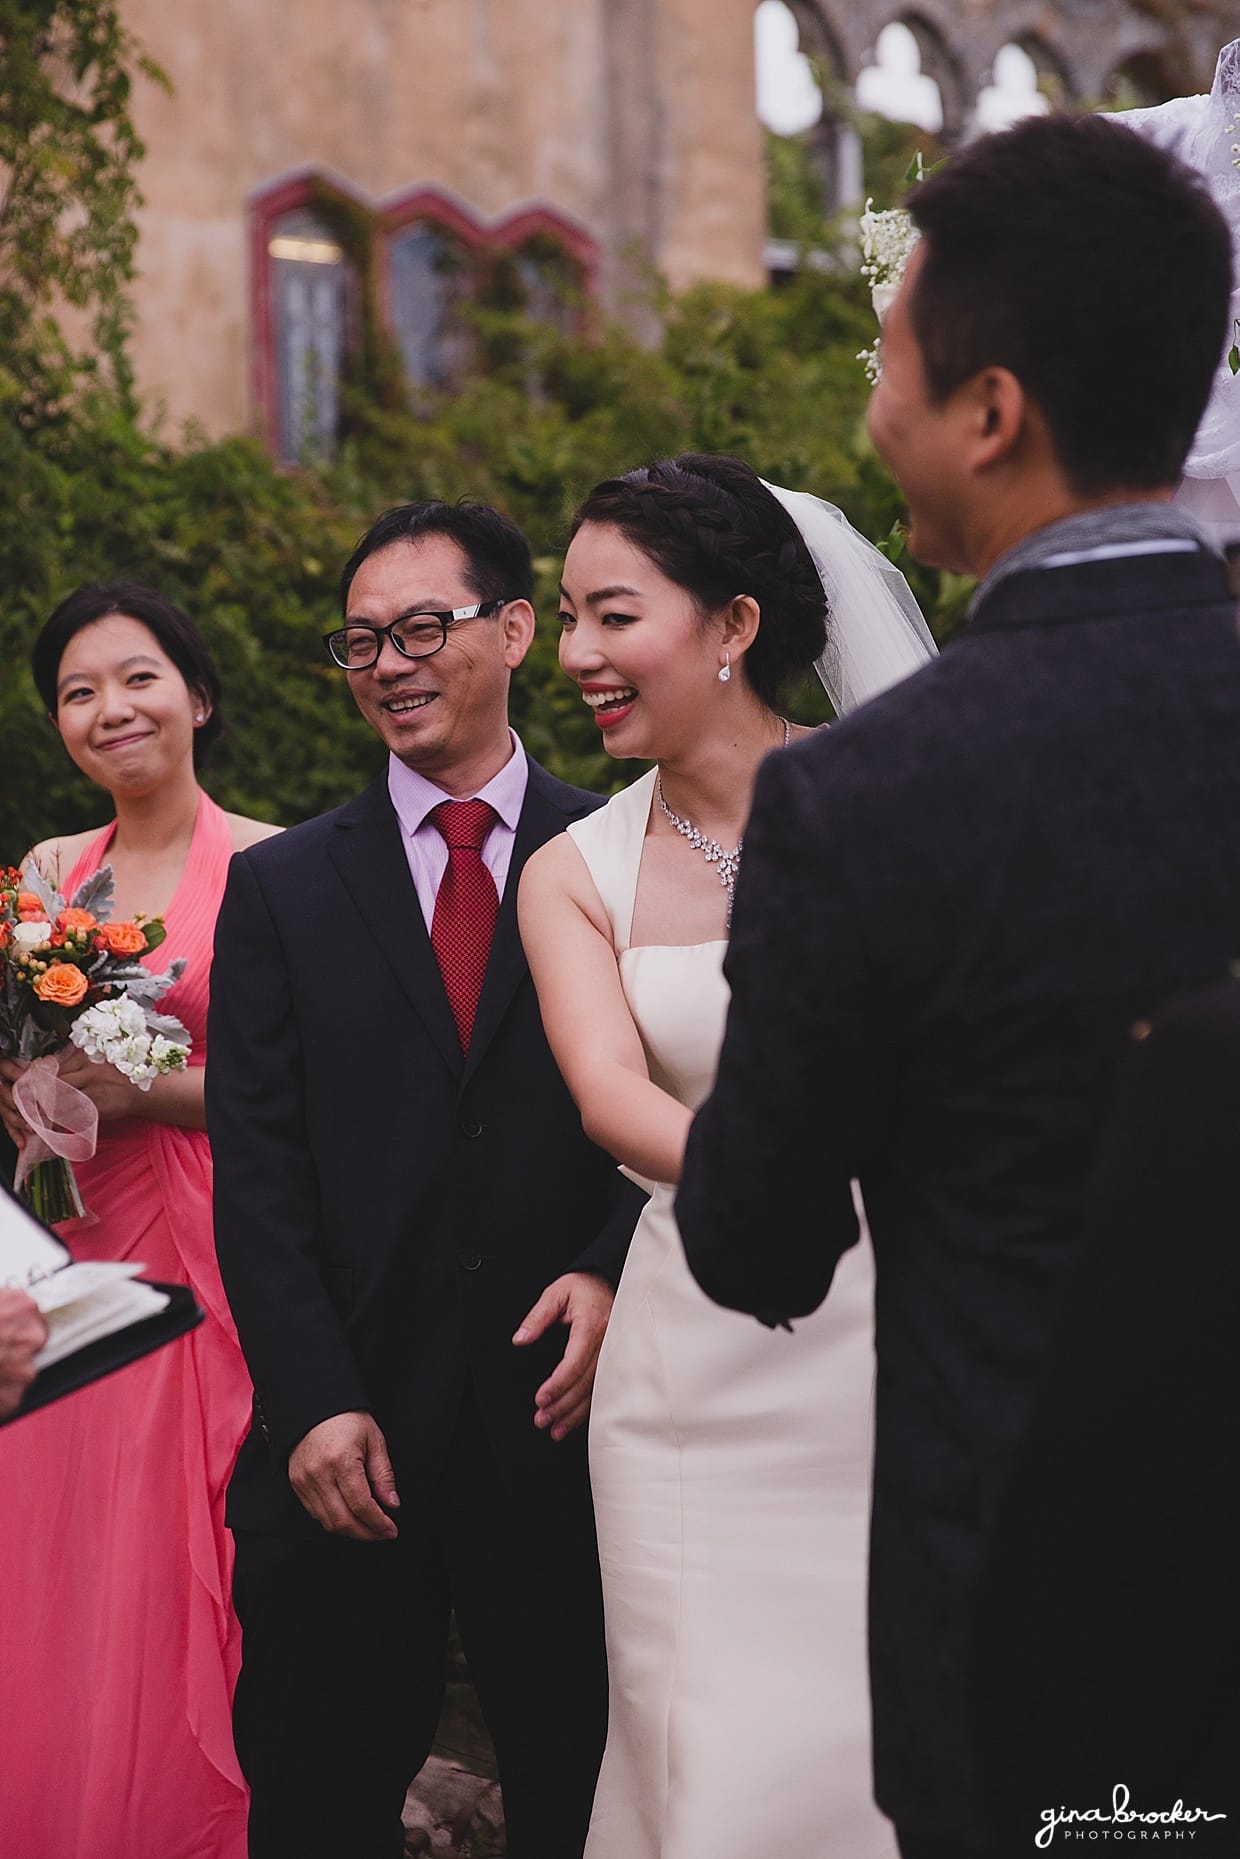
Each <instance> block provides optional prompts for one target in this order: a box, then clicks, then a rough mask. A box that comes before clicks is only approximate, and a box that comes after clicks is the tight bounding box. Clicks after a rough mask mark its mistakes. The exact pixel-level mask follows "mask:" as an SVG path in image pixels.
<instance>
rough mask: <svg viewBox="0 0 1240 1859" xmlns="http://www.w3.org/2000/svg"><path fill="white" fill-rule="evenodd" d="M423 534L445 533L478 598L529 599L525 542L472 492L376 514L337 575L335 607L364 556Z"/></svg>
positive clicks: (345, 598) (343, 602)
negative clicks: (462, 559)
mask: <svg viewBox="0 0 1240 1859" xmlns="http://www.w3.org/2000/svg"><path fill="white" fill-rule="evenodd" d="M423 536H448V537H450V538H451V540H452V541H453V542H455V543H456V545H457V547H458V548H459V549H460V551H461V553H462V554H463V555H464V557H465V579H466V581H467V582H468V584H469V587H470V590H471V591H472V592H473V593H475V594H476V595H477V596H478V599H479V600H529V601H532V600H533V598H534V569H533V564H532V563H531V561H530V545H529V543H528V542H527V541H526V540H525V537H524V536H523V535H522V534H521V531H520V530H519V529H518V528H517V526H516V524H515V523H514V522H513V521H512V520H511V518H510V517H506V516H503V515H501V514H500V512H499V511H498V510H493V509H492V508H491V505H490V504H487V503H480V502H478V501H476V500H475V499H474V498H471V497H462V498H461V499H460V501H459V502H458V503H443V502H441V501H440V499H439V498H437V497H427V498H423V499H422V501H421V502H419V503H402V504H396V505H395V506H394V507H393V508H392V509H391V510H385V511H384V512H383V515H382V516H380V517H378V518H376V520H375V521H374V522H373V523H372V524H371V526H370V528H369V529H368V530H367V531H366V534H365V535H364V536H363V537H362V539H361V541H360V542H359V543H358V545H357V547H356V548H355V549H354V551H353V553H352V555H350V557H349V559H348V561H347V562H346V563H345V565H344V569H343V572H342V573H341V576H340V610H341V612H342V613H343V612H344V611H345V610H346V609H347V607H348V602H349V589H350V588H351V587H352V585H353V577H354V575H355V574H356V573H357V571H358V569H359V568H360V567H361V565H362V563H363V562H364V561H365V560H366V558H367V556H370V555H376V554H377V553H378V551H379V550H380V549H386V548H389V547H390V546H391V544H392V543H394V542H418V541H420V540H421V538H422V537H423Z"/></svg>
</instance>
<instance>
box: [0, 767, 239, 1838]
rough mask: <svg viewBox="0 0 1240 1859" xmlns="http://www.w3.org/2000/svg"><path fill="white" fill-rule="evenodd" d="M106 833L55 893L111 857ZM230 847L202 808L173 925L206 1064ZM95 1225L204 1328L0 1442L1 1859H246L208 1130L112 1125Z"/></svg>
mask: <svg viewBox="0 0 1240 1859" xmlns="http://www.w3.org/2000/svg"><path fill="white" fill-rule="evenodd" d="M114 830H115V829H114V828H113V827H108V828H107V829H106V830H105V831H104V832H102V833H100V834H99V835H98V837H97V838H96V839H95V840H93V841H92V843H91V844H90V846H89V847H88V848H87V849H86V851H85V852H84V853H83V855H82V857H81V858H80V859H79V860H78V863H77V865H76V866H75V867H74V869H73V871H72V872H71V874H70V876H69V879H68V882H67V884H66V886H65V892H66V895H67V896H72V894H73V891H74V889H75V888H76V886H77V885H79V884H80V883H81V881H82V879H83V878H84V877H86V876H88V875H89V873H90V872H92V871H93V870H94V869H95V868H96V867H97V866H98V865H100V864H102V863H103V862H104V860H105V858H106V854H107V850H108V846H109V844H110V842H111V838H112V833H113V831H114ZM231 852H232V846H231V841H230V836H229V830H228V822H227V820H226V819H225V816H224V815H223V813H221V811H220V809H219V808H218V807H217V806H216V805H215V804H214V802H213V801H211V800H210V799H209V798H208V797H207V796H206V795H205V794H204V795H202V797H201V799H200V802H199V807H198V817H197V820H196V822H195V826H194V835H193V840H192V842H191V845H190V852H189V859H188V861H187V863H186V867H185V871H184V873H183V875H182V878H181V881H180V884H179V886H178V888H177V891H176V895H175V897H174V898H173V901H172V903H171V905H170V907H169V909H168V910H167V912H166V913H165V922H166V925H167V931H168V936H167V941H166V942H165V943H164V944H163V945H162V947H160V948H159V949H157V950H156V951H154V952H153V954H152V956H151V957H150V962H151V965H152V966H154V967H156V968H159V969H162V968H164V967H166V965H167V963H168V962H169V961H170V960H171V959H172V958H173V957H174V956H184V957H185V958H186V964H187V966H186V969H185V973H184V974H183V976H182V977H181V979H180V981H179V982H177V983H176V985H175V986H174V987H173V988H172V989H171V990H170V992H169V993H168V994H167V995H166V996H165V997H164V1003H163V1004H164V1006H165V1007H166V1010H167V1011H168V1012H169V1013H173V1014H176V1015H177V1017H178V1018H179V1019H180V1020H182V1021H183V1022H184V1024H185V1025H186V1026H187V1027H188V1029H189V1031H190V1034H191V1036H192V1040H193V1046H192V1050H191V1055H190V1061H189V1062H190V1064H191V1065H201V1064H202V1063H203V1062H204V1060H205V1058H206V1020H207V988H208V978H209V974H210V967H211V945H212V934H213V930H214V926H215V918H216V913H217V911H218V909H219V904H220V899H221V897H222V895H223V890H224V878H225V873H226V871H227V867H228V861H229V858H230V856H231ZM76 1172H77V1177H78V1183H79V1186H80V1188H81V1192H82V1199H83V1201H84V1203H85V1205H86V1207H87V1208H88V1209H89V1210H90V1211H91V1212H93V1213H95V1214H96V1215H97V1216H98V1220H97V1223H96V1224H90V1223H88V1222H86V1221H78V1220H73V1221H67V1222H66V1223H65V1224H64V1225H63V1226H62V1227H61V1228H59V1229H58V1230H59V1231H60V1232H61V1234H62V1236H63V1237H64V1239H65V1240H66V1242H67V1243H68V1245H69V1246H70V1247H71V1248H72V1250H73V1252H74V1253H75V1255H76V1256H77V1257H78V1258H82V1259H95V1258H101V1259H119V1258H130V1259H135V1260H140V1261H141V1262H142V1265H143V1267H144V1271H145V1275H146V1276H148V1277H151V1278H157V1279H165V1280H169V1281H175V1282H179V1283H182V1284H190V1285H192V1286H193V1288H194V1291H195V1293H196V1295H197V1299H198V1302H199V1304H200V1305H201V1306H202V1307H203V1309H204V1311H205V1312H206V1318H205V1321H204V1322H203V1323H201V1324H200V1325H199V1326H198V1327H197V1329H195V1330H193V1331H191V1332H190V1334H189V1335H188V1336H183V1337H181V1338H179V1339H178V1340H177V1341H175V1342H172V1343H169V1344H167V1345H166V1346H165V1347H164V1348H162V1349H159V1350H157V1351H156V1352H155V1353H154V1354H153V1355H151V1356H148V1357H146V1358H145V1359H144V1360H142V1361H139V1362H136V1363H132V1364H130V1365H129V1366H128V1367H126V1368H124V1369H121V1370H119V1371H118V1372H117V1373H115V1374H113V1375H111V1376H108V1377H106V1378H105V1379H103V1380H102V1381H98V1382H95V1383H93V1384H92V1385H91V1386H89V1387H87V1388H83V1389H81V1390H80V1391H79V1392H77V1393H75V1394H73V1395H70V1396H68V1397H66V1398H65V1399H63V1400H60V1401H57V1402H54V1403H53V1404H52V1405H51V1406H50V1407H47V1408H44V1409H41V1410H40V1411H38V1412H36V1413H34V1414H31V1415H30V1416H29V1418H26V1419H21V1420H18V1421H16V1422H15V1423H14V1424H12V1425H11V1426H9V1427H6V1428H5V1429H4V1430H3V1432H0V1854H2V1855H4V1859H244V1854H245V1820H246V1789H245V1783H244V1779H243V1777H242V1775H241V1771H240V1769H239V1768H238V1766H237V1758H236V1755H235V1753H234V1750H233V1742H232V1728H231V1701H232V1691H233V1685H234V1683H235V1680H236V1675H237V1668H238V1664H239V1658H240V1634H239V1631H238V1627H237V1622H236V1618H235V1616H234V1614H233V1611H232V1605H231V1576H232V1539H231V1537H230V1536H229V1535H228V1534H227V1532H226V1530H225V1528H224V1490H225V1486H226V1484H227V1481H228V1477H229V1474H230V1472H231V1470H232V1464H233V1460H234V1458H235V1456H236V1452H237V1448H238V1447H239V1445H240V1443H241V1440H242V1438H243V1436H244V1433H245V1431H246V1427H247V1425H248V1421H249V1409H250V1388H249V1382H248V1379H247V1375H246V1370H245V1364H244V1362H243V1360H242V1356H241V1351H240V1348H239V1346H238V1343H237V1335H236V1330H235V1329H234V1327H233V1322H232V1318H231V1315H230V1314H229V1310H228V1306H227V1304H226V1303H225V1300H224V1293H223V1290H222V1287H221V1285H220V1277H219V1271H218V1269H217V1267H216V1263H215V1251H214V1245H213V1241H212V1231H211V1150H210V1147H209V1145H208V1142H207V1137H206V1134H205V1132H204V1131H202V1130H190V1129H180V1128H177V1127H174V1126H173V1125H171V1124H161V1123H152V1122H149V1121H147V1120H146V1119H144V1118H141V1117H134V1118H132V1119H126V1120H125V1121H123V1122H115V1123H108V1124H105V1125H104V1126H102V1129H101V1134H100V1141H99V1145H98V1149H97V1151H96V1154H95V1155H94V1157H93V1158H92V1159H91V1160H90V1161H88V1162H83V1163H79V1164H78V1165H77V1169H76Z"/></svg>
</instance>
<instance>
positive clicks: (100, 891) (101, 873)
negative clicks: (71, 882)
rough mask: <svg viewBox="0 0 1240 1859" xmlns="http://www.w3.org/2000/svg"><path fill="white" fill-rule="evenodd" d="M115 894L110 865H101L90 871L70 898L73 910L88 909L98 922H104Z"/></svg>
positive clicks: (106, 919) (110, 912) (109, 912)
mask: <svg viewBox="0 0 1240 1859" xmlns="http://www.w3.org/2000/svg"><path fill="white" fill-rule="evenodd" d="M115 896H116V881H115V879H114V878H113V876H112V867H111V866H110V865H101V866H100V867H99V869H98V871H94V872H92V873H91V875H90V877H89V878H84V879H83V880H82V882H81V884H79V886H78V888H77V890H76V892H75V893H74V896H73V899H72V908H73V909H74V910H89V911H90V913H91V915H92V916H93V917H94V918H95V920H96V922H98V923H106V922H107V921H108V918H109V917H110V916H111V915H112V904H113V900H114V898H115Z"/></svg>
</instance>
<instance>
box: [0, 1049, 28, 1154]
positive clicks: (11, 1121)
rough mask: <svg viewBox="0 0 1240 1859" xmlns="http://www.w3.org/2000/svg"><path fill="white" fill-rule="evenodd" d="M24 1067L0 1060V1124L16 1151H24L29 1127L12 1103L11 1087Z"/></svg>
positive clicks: (7, 1060)
mask: <svg viewBox="0 0 1240 1859" xmlns="http://www.w3.org/2000/svg"><path fill="white" fill-rule="evenodd" d="M25 1069H26V1067H25V1066H24V1065H20V1064H19V1063H18V1061H17V1060H16V1059H0V1123H3V1125H4V1127H5V1129H6V1130H7V1131H8V1133H9V1135H10V1137H11V1138H12V1140H13V1143H14V1145H15V1146H16V1147H17V1148H18V1149H24V1148H25V1146H26V1138H27V1136H29V1134H30V1125H29V1124H28V1123H27V1122H26V1119H25V1117H23V1116H22V1113H21V1111H20V1110H19V1109H18V1108H17V1105H16V1104H15V1103H14V1102H13V1086H14V1085H15V1084H16V1082H17V1080H18V1079H19V1078H20V1077H21V1075H22V1073H23V1072H24V1071H25Z"/></svg>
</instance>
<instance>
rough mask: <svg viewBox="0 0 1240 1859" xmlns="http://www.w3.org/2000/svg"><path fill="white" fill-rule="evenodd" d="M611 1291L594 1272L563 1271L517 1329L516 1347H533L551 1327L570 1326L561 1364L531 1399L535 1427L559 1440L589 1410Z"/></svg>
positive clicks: (579, 1421)
mask: <svg viewBox="0 0 1240 1859" xmlns="http://www.w3.org/2000/svg"><path fill="white" fill-rule="evenodd" d="M614 1300H615V1292H614V1291H613V1290H612V1288H611V1286H610V1285H609V1284H608V1283H607V1280H606V1279H605V1278H600V1277H598V1276H597V1274H596V1273H594V1272H566V1273H565V1274H564V1276H563V1278H557V1279H556V1280H555V1283H554V1284H549V1285H548V1286H547V1289H546V1290H545V1291H544V1292H543V1294H542V1296H541V1297H540V1298H539V1300H538V1302H537V1303H536V1304H535V1306H534V1308H533V1310H531V1311H530V1313H529V1315H528V1316H527V1317H525V1318H524V1319H523V1320H522V1323H521V1327H520V1328H519V1329H518V1331H517V1333H516V1335H515V1336H514V1337H513V1339H512V1340H513V1342H514V1343H518V1344H521V1343H532V1342H535V1341H536V1340H537V1339H538V1337H540V1336H541V1335H542V1334H543V1332H544V1330H548V1329H550V1327H551V1325H552V1324H553V1323H557V1322H559V1323H566V1324H567V1325H568V1341H567V1343H566V1344H565V1345H564V1355H563V1357H562V1359H561V1361H560V1365H559V1367H558V1368H557V1369H555V1370H554V1371H553V1372H552V1373H551V1374H550V1375H548V1377H547V1379H546V1381H544V1383H543V1385H542V1387H541V1388H540V1389H539V1390H538V1392H537V1394H536V1395H535V1396H534V1425H535V1426H536V1427H538V1428H539V1429H540V1430H542V1431H545V1430H547V1429H548V1428H549V1429H550V1432H551V1437H552V1439H563V1438H564V1437H565V1436H566V1435H567V1434H569V1433H571V1432H572V1430H573V1428H574V1427H579V1426H580V1425H581V1423H582V1421H583V1420H584V1419H585V1417H586V1415H587V1414H588V1413H589V1411H590V1396H591V1394H592V1393H593V1390H594V1370H595V1368H596V1367H597V1365H598V1352H599V1350H600V1349H601V1348H602V1346H603V1334H604V1332H605V1330H606V1328H607V1319H608V1317H610V1315H611V1307H612V1303H613V1302H614Z"/></svg>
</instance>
